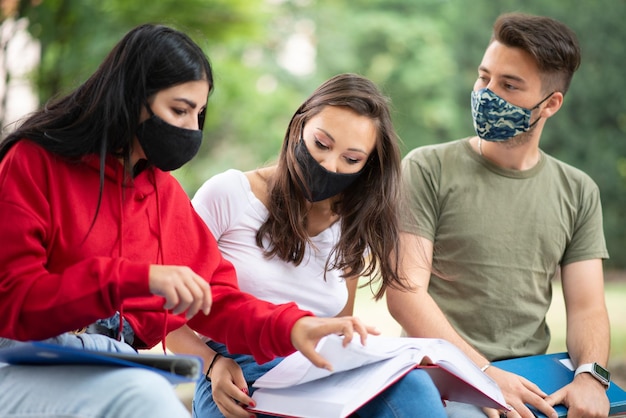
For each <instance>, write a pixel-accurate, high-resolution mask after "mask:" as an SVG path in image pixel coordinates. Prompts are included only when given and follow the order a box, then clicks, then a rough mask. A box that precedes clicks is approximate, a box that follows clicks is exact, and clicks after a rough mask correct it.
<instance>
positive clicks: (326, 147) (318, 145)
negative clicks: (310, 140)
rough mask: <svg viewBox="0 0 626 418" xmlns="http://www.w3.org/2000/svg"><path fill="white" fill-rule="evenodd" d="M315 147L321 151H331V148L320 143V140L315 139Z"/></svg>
mask: <svg viewBox="0 0 626 418" xmlns="http://www.w3.org/2000/svg"><path fill="white" fill-rule="evenodd" d="M315 146H316V147H317V148H319V149H322V150H327V149H329V147H328V146H327V145H326V144H324V143H323V142H322V141H320V140H319V139H317V138H315Z"/></svg>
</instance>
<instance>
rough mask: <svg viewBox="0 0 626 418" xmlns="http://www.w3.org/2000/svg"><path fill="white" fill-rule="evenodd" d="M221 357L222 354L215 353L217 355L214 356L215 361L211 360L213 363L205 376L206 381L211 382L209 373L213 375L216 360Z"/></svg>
mask: <svg viewBox="0 0 626 418" xmlns="http://www.w3.org/2000/svg"><path fill="white" fill-rule="evenodd" d="M220 356H221V354H220V353H215V355H214V356H213V360H211V363H210V364H209V368H208V369H207V370H206V374H205V375H204V378H205V379H206V381H207V382H210V381H211V378H210V377H209V373H211V369H212V368H213V365H214V364H215V360H217V358H218V357H220Z"/></svg>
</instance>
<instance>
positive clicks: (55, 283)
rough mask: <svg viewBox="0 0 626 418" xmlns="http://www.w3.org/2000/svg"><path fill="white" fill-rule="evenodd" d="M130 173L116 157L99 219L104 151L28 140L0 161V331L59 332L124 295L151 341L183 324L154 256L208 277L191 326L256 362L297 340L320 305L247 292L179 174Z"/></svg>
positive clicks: (105, 312)
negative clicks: (207, 302) (153, 271)
mask: <svg viewBox="0 0 626 418" xmlns="http://www.w3.org/2000/svg"><path fill="white" fill-rule="evenodd" d="M123 183H124V170H123V167H122V165H121V164H120V163H119V162H118V161H117V160H115V159H114V158H112V157H109V159H108V160H107V163H106V168H105V179H104V189H103V195H102V202H101V204H100V208H99V209H98V212H97V217H96V218H95V219H96V220H95V223H93V227H92V222H93V220H94V217H95V216H96V208H97V205H98V194H99V189H100V178H99V159H98V157H97V156H95V155H94V156H91V157H88V158H84V159H83V162H78V163H72V162H68V161H65V160H64V159H62V158H61V157H58V156H56V155H53V154H51V153H49V152H48V151H46V150H44V149H43V148H42V147H40V146H39V145H37V144H34V143H33V142H31V141H28V140H21V141H19V142H18V143H17V144H15V145H13V147H12V148H11V149H10V150H9V152H8V153H7V155H6V156H5V157H4V159H3V160H2V161H0V318H2V321H0V337H5V338H11V339H17V340H39V339H45V338H49V337H53V336H56V335H58V334H61V333H63V332H67V331H71V330H75V329H79V328H81V327H83V326H86V325H88V324H90V323H92V322H94V321H95V320H97V319H100V318H107V317H109V316H111V315H113V314H114V313H115V312H116V311H120V310H122V304H123V315H124V318H125V319H126V320H128V322H129V323H130V324H131V326H132V328H133V330H134V331H135V335H136V336H137V337H138V338H139V339H140V340H141V341H143V342H144V343H145V345H146V347H152V346H154V345H156V344H157V343H158V342H159V341H161V340H162V339H163V338H164V337H165V335H166V333H167V332H169V331H172V330H174V329H176V328H178V327H180V326H182V325H183V324H184V323H185V318H184V315H178V316H174V315H172V314H170V313H169V312H168V313H166V312H165V311H164V310H163V304H164V299H163V298H162V297H157V296H152V295H151V294H150V291H149V287H148V270H149V265H150V264H167V265H182V266H188V267H190V268H191V269H192V270H193V271H195V272H196V273H197V274H199V275H200V276H202V277H204V278H205V279H206V280H207V281H208V282H209V283H210V285H211V292H212V296H213V305H212V307H211V312H210V314H209V315H208V316H205V315H203V314H202V313H199V314H198V315H196V316H195V317H194V318H192V320H190V321H189V322H188V324H189V326H190V327H191V328H192V329H195V330H196V331H198V332H200V333H201V334H203V335H207V336H209V337H210V338H212V339H214V340H216V341H220V342H223V343H225V344H226V345H227V347H228V348H229V350H230V351H231V352H234V353H251V354H253V355H254V357H255V359H256V360H257V361H258V362H265V361H268V360H270V359H272V358H273V357H274V356H284V355H287V354H289V353H291V352H293V351H294V348H293V345H292V344H291V337H290V335H291V328H292V327H293V324H294V323H295V322H296V321H297V320H298V319H299V318H301V317H303V316H306V315H311V314H310V313H309V312H304V311H301V310H299V309H298V308H297V306H296V305H295V304H293V303H290V304H284V305H273V304H271V303H268V302H264V301H261V300H259V299H256V298H255V297H253V296H251V295H249V294H246V293H243V292H241V291H240V290H239V288H238V286H237V279H236V276H235V270H234V268H233V266H232V265H231V264H230V263H229V262H227V261H226V260H224V258H222V256H221V254H220V252H219V250H218V247H217V243H216V241H215V238H214V237H213V236H212V235H211V233H210V232H209V230H208V229H207V227H206V225H205V224H204V222H203V221H202V220H201V219H200V217H199V216H198V215H197V214H196V213H195V211H194V209H193V207H192V205H191V202H190V200H189V198H188V196H187V195H186V193H185V192H184V190H183V189H182V188H181V186H180V184H179V183H178V181H177V180H176V179H175V178H174V177H172V176H171V175H170V174H169V173H165V172H162V171H160V170H158V169H153V168H148V169H146V170H144V171H143V172H142V173H141V174H139V175H138V176H136V177H135V178H134V179H133V180H132V182H129V181H126V184H127V185H126V186H124V187H123V186H122V184H123ZM90 227H91V231H90Z"/></svg>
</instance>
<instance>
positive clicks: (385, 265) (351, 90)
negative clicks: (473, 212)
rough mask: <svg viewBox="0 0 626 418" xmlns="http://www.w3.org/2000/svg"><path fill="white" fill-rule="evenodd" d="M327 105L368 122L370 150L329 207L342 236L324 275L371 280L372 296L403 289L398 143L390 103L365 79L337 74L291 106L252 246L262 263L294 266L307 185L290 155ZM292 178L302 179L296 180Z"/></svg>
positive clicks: (302, 241)
mask: <svg viewBox="0 0 626 418" xmlns="http://www.w3.org/2000/svg"><path fill="white" fill-rule="evenodd" d="M326 106H340V107H345V108H347V109H350V110H352V111H353V112H355V113H356V114H358V115H361V116H366V117H368V118H370V119H371V120H372V121H373V122H374V124H375V126H376V128H377V136H376V146H375V148H374V151H373V152H372V154H371V155H370V157H369V159H368V161H367V163H366V165H365V166H364V168H363V172H362V174H361V175H360V176H359V178H358V179H357V180H356V181H355V182H354V183H353V184H352V185H351V186H350V187H349V188H348V189H346V190H345V191H344V192H342V193H341V196H340V199H339V200H338V201H337V202H336V203H335V206H334V207H333V210H334V211H335V213H337V214H338V215H339V216H340V222H341V237H340V239H339V241H338V242H337V244H336V245H335V247H334V248H333V250H332V251H331V253H330V255H329V257H328V259H327V260H326V270H327V271H328V270H329V269H340V270H343V271H344V274H343V277H347V276H353V275H361V276H370V281H369V282H368V284H366V285H370V286H371V285H373V284H374V282H375V281H377V280H378V279H380V280H381V283H380V287H379V288H378V290H377V291H376V293H375V299H377V300H378V299H380V298H381V297H382V296H383V295H384V292H385V290H386V288H387V286H392V287H402V288H404V284H403V283H402V281H401V280H400V278H399V275H398V272H397V268H396V267H395V266H397V265H398V263H397V254H398V251H397V245H398V194H399V190H398V185H399V182H400V160H401V156H400V150H399V139H398V136H397V134H396V132H395V129H394V127H393V124H392V121H391V115H390V111H389V99H388V98H387V97H385V96H384V95H383V94H382V93H381V92H380V91H379V89H378V88H377V86H376V85H375V84H374V83H373V82H371V81H370V80H368V79H366V78H364V77H362V76H359V75H356V74H340V75H337V76H335V77H333V78H331V79H329V80H327V81H326V82H324V83H323V84H322V85H320V86H319V87H318V88H317V89H316V90H315V91H314V92H313V94H311V96H310V97H309V98H308V99H307V100H306V101H305V102H304V103H303V104H302V105H301V106H300V107H299V108H298V110H297V111H296V112H295V114H294V115H293V117H292V118H291V122H290V123H289V126H288V128H287V132H286V134H285V138H284V141H283V147H282V150H281V153H280V156H279V160H278V166H277V169H276V172H275V174H274V176H273V177H272V178H271V180H270V187H269V203H268V211H269V216H268V218H267V220H266V221H265V223H264V224H263V225H262V226H261V227H260V228H259V230H258V232H257V235H256V243H257V245H258V246H259V247H262V248H263V239H264V238H266V239H267V240H269V246H268V247H267V248H265V256H266V257H268V258H271V257H279V258H280V259H281V260H284V261H286V262H291V263H294V264H295V265H299V264H300V263H301V262H302V260H303V258H304V250H305V247H306V245H307V244H309V245H312V243H311V239H310V237H309V235H308V234H307V229H306V228H307V201H306V199H305V194H304V193H305V191H304V190H302V189H301V188H300V186H299V185H300V184H306V181H305V180H304V178H303V174H302V172H301V170H300V167H299V165H298V163H297V161H296V158H295V155H294V149H295V146H296V144H297V142H298V140H299V138H300V134H301V130H302V128H303V127H304V125H306V123H307V121H308V120H310V119H311V118H312V117H313V116H315V115H317V114H318V113H320V112H321V111H322V109H324V108H325V107H326ZM298 178H300V180H302V181H301V182H300V181H298Z"/></svg>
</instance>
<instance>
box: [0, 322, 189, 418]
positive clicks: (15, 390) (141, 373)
mask: <svg viewBox="0 0 626 418" xmlns="http://www.w3.org/2000/svg"><path fill="white" fill-rule="evenodd" d="M44 342H47V343H51V344H61V345H65V346H70V347H75V348H85V349H90V350H100V351H113V352H127V353H134V352H135V350H133V348H132V347H130V346H129V345H128V344H125V343H122V342H119V341H116V340H113V339H111V338H108V337H105V336H103V335H96V334H82V335H80V336H77V335H73V334H63V335H60V336H58V337H56V338H51V339H49V340H46V341H44ZM19 344H20V343H19V342H17V341H13V340H7V339H3V338H0V348H1V347H4V346H15V345H19ZM0 417H3V418H9V417H16V418H17V417H19V418H23V417H32V418H40V417H46V418H53V417H62V418H70V417H80V418H135V417H151V418H152V417H158V418H179V417H180V418H183V417H185V418H188V417H189V412H188V411H187V409H186V408H185V406H184V405H183V404H182V403H181V402H180V400H179V398H178V396H177V394H176V392H175V391H174V388H173V387H172V385H171V384H170V383H169V382H168V381H167V380H166V379H165V378H164V377H162V376H161V375H159V374H157V373H153V372H151V371H149V370H145V369H140V368H134V367H106V366H84V365H68V366H61V365H59V366H13V365H5V364H4V363H0Z"/></svg>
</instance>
